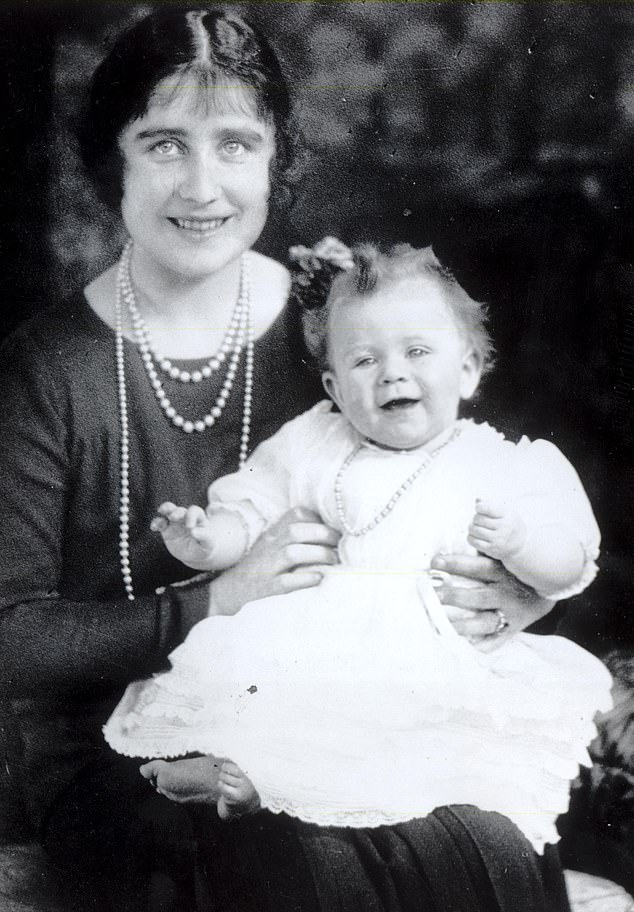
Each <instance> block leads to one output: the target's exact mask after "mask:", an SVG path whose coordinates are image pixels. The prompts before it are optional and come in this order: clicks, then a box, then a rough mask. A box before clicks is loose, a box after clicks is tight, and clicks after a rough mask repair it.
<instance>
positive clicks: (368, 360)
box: [354, 355, 376, 367]
mask: <svg viewBox="0 0 634 912" xmlns="http://www.w3.org/2000/svg"><path fill="white" fill-rule="evenodd" d="M373 364H376V358H373V357H372V355H364V357H363V358H357V360H356V361H355V362H354V366H355V367H371V366H372V365H373Z"/></svg>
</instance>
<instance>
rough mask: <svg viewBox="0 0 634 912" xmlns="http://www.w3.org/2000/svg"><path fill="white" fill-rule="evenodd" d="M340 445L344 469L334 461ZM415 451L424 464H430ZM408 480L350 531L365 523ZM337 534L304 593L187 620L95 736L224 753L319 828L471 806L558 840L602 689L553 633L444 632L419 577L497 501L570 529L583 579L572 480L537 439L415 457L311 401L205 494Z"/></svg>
mask: <svg viewBox="0 0 634 912" xmlns="http://www.w3.org/2000/svg"><path fill="white" fill-rule="evenodd" d="M355 448H358V452H357V453H356V455H355V456H354V458H353V459H352V462H351V463H350V464H349V466H348V467H347V468H346V470H345V472H344V473H343V475H341V474H340V470H341V468H342V466H343V464H344V462H345V460H346V458H347V457H348V456H349V455H350V454H351V453H352V452H353V451H354V450H355ZM430 454H431V455H430ZM420 466H423V468H422V470H421V471H420V472H419V474H418V475H417V476H416V477H415V480H414V481H412V483H411V484H409V485H408V486H404V487H403V489H402V494H401V496H399V497H398V498H397V499H396V501H395V502H394V503H393V505H392V507H391V508H390V509H389V510H388V512H387V513H386V515H384V516H383V518H382V519H381V520H380V521H379V522H378V523H377V524H376V525H375V526H374V527H373V528H372V529H371V530H370V531H368V532H366V533H364V534H360V535H359V534H354V533H355V532H358V531H359V530H360V529H362V528H363V527H364V526H366V525H367V524H369V523H371V521H372V520H373V519H374V518H375V517H377V516H378V515H379V514H381V512H382V511H383V509H384V507H385V506H386V504H388V502H390V500H391V499H392V498H393V496H394V494H395V492H396V491H398V490H401V486H403V483H404V482H405V481H406V480H407V479H408V478H409V477H410V476H411V475H412V474H413V473H415V472H416V470H417V469H419V467H420ZM338 474H339V475H340V480H341V497H342V506H343V512H344V515H345V518H346V521H347V525H348V528H349V529H351V530H352V533H351V532H344V534H343V535H342V538H341V542H340V545H339V553H340V557H341V565H340V566H338V567H334V568H332V569H331V570H329V571H328V572H327V573H326V574H325V576H324V579H323V581H322V582H321V583H320V585H319V586H317V587H315V588H312V589H304V590H300V591H298V592H294V593H290V594H286V595H280V596H274V597H271V598H267V599H260V600H258V601H255V602H251V603H249V604H247V605H245V606H244V607H243V608H242V610H241V611H240V612H239V613H238V614H236V615H234V616H232V617H223V616H215V617H210V618H208V619H206V620H203V621H201V622H200V623H199V624H197V625H196V626H195V627H194V628H193V629H192V631H191V632H190V634H189V636H188V637H187V639H186V640H185V642H184V643H183V644H182V645H181V646H179V647H178V648H177V649H175V650H174V651H173V652H172V653H171V655H170V661H171V665H172V668H171V670H170V671H167V672H163V673H161V674H158V675H155V676H154V677H153V678H151V679H150V680H144V681H138V682H135V683H133V684H131V685H130V686H129V687H128V689H127V691H126V693H125V695H124V697H123V699H122V700H121V702H120V704H119V706H118V707H117V709H116V710H115V712H114V713H113V715H112V717H111V718H110V720H109V721H108V723H107V725H106V726H105V728H104V732H105V736H106V739H107V741H108V743H109V744H110V745H111V746H112V747H113V748H114V749H115V750H117V751H119V752H120V753H123V754H125V755H128V756H140V757H176V756H179V755H183V754H185V753H189V752H201V753H209V754H213V755H215V756H216V757H229V758H231V759H232V760H234V761H235V762H236V763H237V764H238V765H239V766H240V767H241V768H242V769H243V770H244V772H245V773H246V774H247V775H248V776H249V777H250V779H251V780H252V782H253V784H254V786H255V788H256V789H257V791H258V793H259V795H260V799H261V802H262V805H263V806H264V807H265V808H268V809H270V810H271V811H274V812H282V811H283V812H285V813H287V814H291V815H293V816H297V817H300V818H302V819H303V820H306V821H311V822H315V823H318V824H322V825H339V826H377V825H380V824H393V823H396V822H399V821H405V820H409V819H411V818H413V817H422V816H424V815H425V814H427V813H429V812H431V811H432V810H433V809H434V808H435V807H439V806H442V805H449V804H471V805H476V806H477V807H479V808H481V809H482V810H491V811H498V812H500V813H502V814H505V815H506V816H507V817H509V818H510V819H511V820H513V821H514V822H515V823H516V824H517V826H518V827H519V828H520V829H521V830H522V831H523V832H524V833H525V834H526V835H527V837H528V838H529V839H530V840H531V841H532V843H533V845H534V846H535V847H536V849H537V850H538V851H541V850H542V849H543V846H544V844H545V843H546V842H556V841H557V839H558V835H557V832H556V829H555V820H556V818H557V816H558V815H559V814H561V813H563V812H565V811H566V809H567V807H568V796H569V787H570V781H571V780H572V779H573V778H574V777H575V776H576V775H577V773H578V767H579V764H580V763H582V764H584V763H585V764H587V763H589V758H588V754H587V745H588V744H589V742H590V741H591V740H592V738H593V737H594V734H595V728H594V724H593V717H594V716H595V714H596V712H597V711H599V710H601V711H604V710H606V709H608V708H609V707H610V705H611V698H610V684H611V679H610V676H609V674H608V672H607V670H606V669H605V667H604V665H603V664H602V663H601V662H600V661H599V660H598V659H596V658H595V657H594V656H592V655H590V654H589V653H588V652H586V651H585V650H583V649H582V648H580V647H579V646H577V645H576V644H574V643H572V642H571V641H569V640H567V639H565V638H562V637H558V636H536V635H531V634H525V633H523V634H519V635H517V636H515V637H513V638H512V639H510V640H507V641H506V642H505V643H504V645H502V646H501V647H500V648H499V649H497V650H495V651H494V652H492V653H483V652H480V651H478V650H477V649H476V648H474V647H473V646H471V645H470V644H469V642H468V641H467V640H466V639H465V638H462V637H460V636H459V635H458V634H456V632H455V631H454V629H453V627H452V625H451V624H450V623H449V621H448V620H447V617H446V613H445V609H444V608H443V607H442V606H441V605H440V603H439V601H438V599H437V597H436V595H435V592H434V589H433V586H432V584H431V581H430V577H429V575H428V574H427V573H426V571H427V570H428V568H429V562H430V560H431V558H432V556H433V555H435V554H437V553H439V552H445V553H451V552H466V551H470V552H472V550H473V549H470V548H469V547H468V545H467V544H466V535H467V528H468V526H469V523H470V521H471V519H472V517H473V513H474V508H475V500H476V497H493V496H494V495H495V497H496V500H498V499H499V498H500V497H502V498H505V499H508V500H512V502H513V506H514V508H515V509H517V510H519V511H521V512H522V514H523V516H524V518H525V522H526V523H527V526H528V527H529V528H530V529H531V530H534V529H540V528H541V527H542V526H543V527H546V526H548V525H549V524H551V523H552V522H557V523H559V524H562V523H565V524H568V525H569V526H570V528H571V529H573V530H574V532H575V534H576V535H577V536H578V538H579V541H580V543H581V545H582V547H583V549H584V553H585V554H586V556H587V559H586V565H585V568H584V571H583V575H582V578H581V579H580V580H579V581H578V584H577V585H576V586H574V587H572V588H571V589H569V590H567V591H566V592H561V593H557V594H556V595H555V596H554V597H555V598H563V597H568V596H570V595H572V594H574V593H575V592H578V591H581V589H583V588H584V587H585V586H586V585H588V583H589V582H590V581H591V580H592V578H593V577H594V574H595V573H596V566H595V563H594V561H595V559H596V557H597V554H598V545H599V532H598V529H597V526H596V523H595V520H594V517H593V515H592V510H591V508H590V505H589V503H588V500H587V498H586V495H585V493H584V491H583V488H582V486H581V483H580V481H579V479H578V476H577V474H576V472H575V470H574V469H573V468H572V466H571V465H570V463H569V462H568V461H567V460H566V459H565V458H564V456H563V455H562V454H561V453H560V452H559V450H558V449H557V448H556V447H555V446H553V445H552V444H550V443H548V442H545V441H541V440H538V441H535V442H533V443H531V442H529V441H528V440H527V439H523V440H522V441H521V442H520V443H519V444H517V445H515V444H513V443H511V442H509V441H506V440H505V439H504V438H503V436H502V435H501V434H499V433H498V432H497V431H496V430H494V429H493V428H491V427H490V426H489V425H486V424H480V425H478V424H475V423H473V422H472V421H459V422H458V423H457V424H456V426H455V428H453V429H451V431H449V432H447V433H446V434H444V435H441V437H440V438H438V439H437V440H436V441H433V442H432V444H431V446H429V445H428V447H427V448H421V449H417V450H413V451H406V452H398V453H395V452H394V451H386V450H384V449H381V448H379V447H377V446H375V445H373V444H370V443H368V442H365V441H363V440H361V439H360V437H359V435H358V434H357V432H356V431H355V430H354V429H353V428H352V427H351V426H350V425H349V424H348V422H347V421H346V420H345V419H344V418H343V417H342V416H341V415H340V414H338V413H335V412H333V411H332V410H331V407H330V404H329V403H326V402H322V403H319V404H318V405H317V406H315V407H314V408H312V409H311V410H310V411H308V412H306V413H305V414H303V415H300V416H299V417H298V418H296V419H295V420H294V421H291V422H289V423H288V424H286V425H285V426H284V427H283V428H282V429H281V430H280V431H279V432H278V433H277V434H276V435H275V436H274V437H272V438H271V439H270V440H268V441H266V442H265V443H263V444H262V445H261V446H260V447H258V449H257V450H256V451H255V452H254V454H253V455H252V457H251V458H250V459H249V460H248V461H247V463H246V465H245V467H244V468H243V469H242V470H241V471H240V472H237V473H235V474H233V475H229V476H226V477H224V478H221V479H219V480H218V481H216V482H214V484H212V485H211V487H210V491H209V497H210V509H213V508H214V505H215V506H216V507H217V506H218V505H220V504H222V505H226V506H228V507H230V508H231V509H237V510H239V511H240V512H241V514H242V516H243V518H244V519H245V521H246V522H247V523H248V525H249V527H250V528H251V529H252V532H253V535H254V536H256V535H257V534H258V533H259V532H260V531H261V529H262V528H263V527H264V526H265V525H269V524H270V523H273V522H275V521H276V520H277V519H278V518H279V517H280V516H281V515H282V514H283V513H284V512H286V510H287V509H289V507H291V506H298V505H302V506H304V507H307V508H309V509H312V510H314V511H315V512H316V513H318V514H319V515H320V516H321V517H322V518H323V521H324V522H325V523H326V524H328V525H330V526H332V527H334V528H336V529H339V530H340V531H343V530H342V523H341V519H340V516H339V515H338V512H337V507H336V500H335V483H336V480H337V476H338Z"/></svg>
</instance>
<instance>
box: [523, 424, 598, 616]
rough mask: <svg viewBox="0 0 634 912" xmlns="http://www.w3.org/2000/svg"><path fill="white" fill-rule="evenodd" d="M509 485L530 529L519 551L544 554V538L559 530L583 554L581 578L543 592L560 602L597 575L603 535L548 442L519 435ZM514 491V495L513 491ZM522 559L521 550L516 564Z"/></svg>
mask: <svg viewBox="0 0 634 912" xmlns="http://www.w3.org/2000/svg"><path fill="white" fill-rule="evenodd" d="M507 484H508V488H509V494H508V496H509V500H511V501H512V503H513V506H514V507H515V508H516V509H517V511H518V512H519V514H520V515H521V516H522V518H523V520H524V524H525V526H526V528H527V530H528V532H529V534H528V539H527V543H526V545H525V548H524V549H523V553H524V554H525V555H528V552H529V550H530V549H535V548H538V549H539V550H540V553H545V552H547V550H548V542H551V541H553V536H557V535H558V534H560V535H561V536H562V537H563V536H565V538H566V539H567V540H570V542H577V543H578V545H579V547H580V549H581V552H582V554H583V566H582V571H581V574H580V576H579V577H578V578H577V579H576V580H574V581H573V582H572V583H571V584H570V585H569V586H566V588H565V589H559V590H557V591H554V590H552V589H551V590H549V591H548V592H547V593H546V592H545V593H544V594H545V595H547V596H548V597H549V598H553V599H557V600H559V599H565V598H570V597H572V596H573V595H577V594H578V593H579V592H582V591H583V590H584V589H585V588H586V587H587V586H588V585H589V584H590V583H591V582H592V580H593V579H594V577H595V576H596V573H597V565H596V560H597V558H598V556H599V545H600V541H601V534H600V531H599V527H598V525H597V522H596V519H595V517H594V513H593V511H592V507H591V505H590V501H589V500H588V497H587V494H586V492H585V490H584V488H583V485H582V483H581V480H580V478H579V476H578V474H577V472H576V470H575V469H574V467H573V466H572V465H571V463H570V462H569V461H568V459H566V457H565V456H564V455H563V453H562V452H561V451H560V450H559V449H558V448H557V447H556V446H554V445H553V444H552V443H550V442H549V441H546V440H535V441H533V442H532V443H531V442H529V441H528V440H527V439H526V438H523V439H522V440H521V441H520V443H519V444H518V445H517V447H516V450H515V458H514V460H513V462H512V465H511V471H510V473H509V476H508V479H507ZM513 490H515V495H513V494H512V493H511V492H512V491H513ZM558 530H560V531H559V532H558ZM544 549H545V551H544ZM529 556H530V555H529ZM521 561H522V555H521V554H520V555H518V556H516V558H515V563H516V564H517V563H521ZM538 588H539V587H538Z"/></svg>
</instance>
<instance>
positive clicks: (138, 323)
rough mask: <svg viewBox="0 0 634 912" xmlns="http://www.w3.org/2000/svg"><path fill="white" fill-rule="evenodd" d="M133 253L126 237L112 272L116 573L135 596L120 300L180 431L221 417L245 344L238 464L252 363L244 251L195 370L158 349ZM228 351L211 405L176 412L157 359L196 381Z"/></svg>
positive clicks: (173, 374)
mask: <svg viewBox="0 0 634 912" xmlns="http://www.w3.org/2000/svg"><path fill="white" fill-rule="evenodd" d="M131 255H132V241H131V240H129V241H128V242H127V244H126V245H125V247H124V249H123V253H122V254H121V259H120V261H119V270H118V273H117V294H116V300H115V359H116V371H117V390H118V400H119V423H120V427H121V444H120V473H119V563H120V566H121V576H122V579H123V585H124V588H125V591H126V595H127V597H128V599H129V600H130V601H134V586H133V583H132V571H131V566H130V430H129V421H128V393H127V389H126V382H125V349H124V344H123V305H124V304H125V305H126V307H127V308H128V311H129V313H130V317H131V319H132V327H133V330H134V334H135V337H136V340H137V346H138V348H139V352H140V354H141V359H142V361H143V366H144V367H145V370H146V373H147V375H148V379H149V381H150V384H151V386H152V388H153V390H154V394H155V396H156V398H157V400H158V403H159V406H160V407H161V410H162V411H163V413H164V414H165V416H166V418H168V419H169V420H170V422H171V423H172V425H173V426H174V427H176V428H179V429H180V430H182V431H183V432H184V433H185V434H192V433H194V432H198V433H201V432H202V431H205V430H206V429H207V428H210V427H212V426H213V425H214V424H215V423H216V421H217V420H218V419H219V418H220V416H221V415H222V413H223V410H224V408H225V405H226V404H227V401H228V399H229V396H230V394H231V390H232V388H233V381H234V378H235V375H236V371H237V368H238V365H239V362H240V356H241V353H242V351H243V349H244V348H245V343H246V351H245V365H244V402H243V407H242V433H241V436H240V450H239V458H238V464H239V466H240V467H242V466H243V465H244V462H245V460H246V458H247V451H248V448H249V437H250V430H251V405H252V400H253V363H254V335H253V328H252V326H251V314H250V310H251V308H250V283H249V274H248V264H247V260H246V256H245V255H244V254H243V255H242V257H241V258H240V288H239V292H238V300H237V302H236V306H235V309H234V312H233V315H232V317H231V322H230V323H229V326H228V328H227V332H226V333H225V338H224V340H223V342H222V344H221V346H220V348H219V349H218V351H217V352H216V354H215V355H214V356H213V357H212V358H210V359H209V361H208V362H207V363H206V364H205V365H204V367H202V368H201V369H200V370H199V371H192V372H191V373H190V372H189V371H182V370H180V369H179V368H178V367H175V366H174V365H173V364H172V363H171V361H169V360H168V359H167V358H164V357H163V356H162V355H160V354H159V353H157V351H156V347H155V346H154V345H153V343H152V340H151V338H150V334H149V331H148V328H147V326H146V325H145V322H144V321H143V318H142V317H141V314H140V313H139V309H138V307H137V304H136V297H135V294H134V288H133V286H132V280H131V276H130V259H131ZM227 356H229V363H228V366H227V373H226V374H225V379H224V382H223V385H222V389H221V390H220V393H219V395H218V396H217V397H216V400H215V403H214V405H213V407H212V408H211V410H210V411H209V412H208V413H207V414H206V415H204V416H203V417H202V418H199V419H195V420H190V419H185V418H184V417H183V416H182V415H180V414H179V413H178V412H177V411H176V409H175V408H174V406H173V405H172V404H171V402H170V400H169V399H168V397H167V395H166V393H165V390H164V389H163V384H162V382H161V380H160V377H159V375H158V371H157V369H156V367H157V363H158V367H159V369H160V370H162V371H163V372H164V373H166V374H168V375H169V377H170V378H171V379H173V380H179V381H180V382H181V383H199V382H200V381H201V380H204V379H207V378H209V377H211V376H212V375H213V374H214V373H215V372H216V371H218V370H219V368H220V367H221V365H222V364H223V363H224V362H225V361H226V359H227Z"/></svg>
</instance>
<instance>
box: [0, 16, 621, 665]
mask: <svg viewBox="0 0 634 912" xmlns="http://www.w3.org/2000/svg"><path fill="white" fill-rule="evenodd" d="M235 6H236V8H237V9H239V10H240V11H242V12H247V13H248V14H250V15H251V17H252V18H253V19H255V20H256V21H258V22H259V23H260V24H261V25H262V26H263V28H264V30H265V32H266V33H267V35H268V36H269V37H270V39H271V41H272V43H273V44H274V46H275V47H276V49H277V50H278V52H279V54H280V56H281V58H282V60H283V62H284V65H285V69H286V71H287V73H288V74H289V76H290V79H291V81H292V84H293V86H294V92H295V98H296V102H297V106H298V111H299V115H300V118H301V123H302V125H303V130H304V135H305V139H306V146H307V157H306V171H305V175H304V177H303V179H302V181H301V183H300V187H299V195H298V200H297V203H296V205H295V207H294V209H293V210H292V212H291V213H290V214H289V215H286V216H284V217H282V216H276V217H275V218H273V219H272V221H271V224H270V226H269V228H268V229H267V231H266V234H265V236H264V237H263V239H262V241H261V243H260V247H261V249H262V250H264V251H265V252H267V253H269V254H272V255H273V256H276V257H278V258H280V259H282V260H283V259H284V258H285V253H286V249H287V247H288V246H289V244H291V243H312V242H314V241H316V240H318V239H319V238H320V237H321V236H322V235H323V234H326V233H329V234H336V235H338V236H339V237H341V238H342V239H343V240H345V241H347V242H352V241H356V240H359V239H363V238H372V239H378V240H381V241H384V242H391V241H397V240H399V241H400V240H405V241H410V242H411V243H413V244H417V245H421V244H427V243H432V244H433V245H434V248H435V249H436V252H437V253H438V255H439V256H440V257H441V259H442V260H443V261H444V262H445V263H446V264H447V265H449V266H451V267H452V268H453V269H454V271H455V272H456V274H457V276H458V278H459V279H460V280H461V281H462V283H463V284H464V285H465V287H466V288H467V289H468V290H469V291H470V293H471V294H472V295H473V296H475V297H477V298H480V299H482V300H485V301H488V302H489V303H490V306H491V314H492V323H493V330H494V334H495V338H496V341H497V347H498V352H499V358H498V368H497V370H496V372H495V374H494V375H493V376H492V377H491V378H490V380H488V382H487V384H486V386H485V388H484V389H483V391H482V394H481V396H480V399H479V401H478V403H477V405H476V408H475V414H476V417H478V418H480V419H487V420H490V421H492V422H494V423H496V424H497V425H498V426H500V427H501V428H503V429H505V430H507V431H508V432H509V433H511V434H513V435H519V434H520V433H526V434H528V435H529V436H531V437H536V436H540V437H546V438H548V439H552V440H554V441H555V442H556V443H557V444H558V445H559V446H560V448H561V449H562V450H563V451H564V452H565V453H566V455H568V457H569V458H570V459H571V460H572V462H573V463H574V464H575V465H576V467H577V469H578V471H579V473H580V475H581V477H582V479H583V481H584V484H585V485H586V488H587V490H588V492H589V494H590V497H591V499H592V501H593V504H594V506H595V510H596V514H597V517H598V519H599V523H600V525H601V527H602V530H603V539H604V543H603V552H602V560H601V573H600V576H599V578H598V579H597V581H596V582H595V584H594V585H593V586H592V587H591V589H590V590H589V591H588V592H587V593H586V594H584V595H583V596H581V597H579V598H577V599H575V600H573V601H571V602H569V603H568V604H567V605H565V606H563V608H561V607H560V608H559V609H558V615H557V618H558V621H559V625H560V629H561V630H563V631H564V632H566V633H568V634H569V635H571V636H573V637H574V638H576V639H577V640H579V641H580V642H582V643H584V644H585V645H587V646H589V647H590V648H591V649H593V650H594V651H597V652H599V653H604V652H605V651H607V649H609V648H610V647H612V646H614V645H618V644H620V645H628V646H634V624H633V623H632V621H631V620H630V613H631V611H632V607H633V606H632V601H633V599H632V596H633V593H634V582H633V575H634V574H633V571H634V556H633V546H634V474H633V472H632V469H631V461H632V459H631V457H632V449H633V447H632V444H633V442H634V432H633V425H632V419H631V412H632V403H633V398H634V397H633V386H634V267H633V265H632V247H633V246H634V244H633V242H632V230H631V229H632V224H633V222H634V193H633V187H632V162H631V149H632V146H633V143H634V6H632V5H631V4H630V3H609V2H601V0H597V2H592V3H583V2H575V3H566V2H547V0H546V2H534V3H533V2H475V3H467V2H449V0H448V2H422V3H414V2H409V3H407V2H402V3H397V2H363V0H360V2H353V3H344V2H329V3H314V2H291V3H287V2H270V3H264V2H261V3H251V4H235ZM151 8H152V5H151V4H131V3H126V2H110V3H98V2H90V3H86V2H79V0H77V2H65V3H56V2H45V0H40V2H30V0H22V2H18V3H16V2H1V3H0V68H1V70H2V74H1V79H0V92H1V93H2V105H3V110H2V128H1V130H0V150H1V159H0V182H1V186H2V194H1V205H2V218H0V242H1V248H2V262H3V275H2V290H3V298H4V308H3V311H2V318H1V319H2V325H1V331H2V334H6V333H7V332H9V331H10V330H11V329H12V328H13V327H14V326H15V325H17V323H18V322H19V321H20V320H22V319H24V318H26V317H28V316H29V315H30V314H32V313H34V312H35V311H37V310H38V309H39V308H41V307H44V306H46V305H47V304H48V303H49V302H51V301H53V300H57V299H58V298H59V297H60V296H64V295H66V294H68V293H69V292H71V291H73V290H74V289H75V288H76V287H77V286H78V285H80V284H82V283H85V282H86V281H87V280H88V279H90V278H91V277H92V276H94V275H95V274H96V273H97V272H98V271H99V270H101V269H102V268H104V267H105V266H106V265H108V264H109V263H110V262H111V261H112V260H113V259H114V257H115V256H116V254H117V251H118V247H119V244H120V241H121V236H120V233H119V227H118V226H117V225H116V224H115V223H113V221H112V220H111V219H110V218H109V216H108V214H107V213H106V212H104V211H103V209H102V207H101V206H100V204H99V203H98V202H97V201H96V199H95V198H94V196H93V195H92V192H91V190H90V188H89V187H88V186H87V185H86V183H85V181H84V178H83V176H82V173H81V169H80V167H79V165H78V162H77V157H76V153H75V146H74V140H73V133H72V130H73V121H74V118H75V116H76V114H77V110H78V106H79V105H80V104H81V100H82V95H83V91H84V89H85V86H86V83H87V80H88V78H89V74H90V72H91V71H92V69H93V67H94V65H95V64H96V63H97V62H98V60H99V59H100V57H101V56H102V55H103V53H104V50H105V49H106V48H107V47H108V45H109V43H110V42H111V40H112V38H113V36H114V35H115V34H116V33H117V32H118V30H119V29H120V28H121V27H122V26H124V25H126V24H128V23H129V22H131V21H132V20H134V19H135V18H136V17H139V16H142V15H144V14H145V13H146V12H148V11H149V10H150V9H151Z"/></svg>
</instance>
